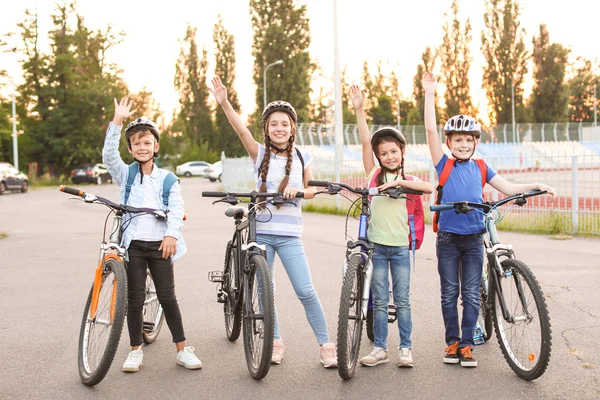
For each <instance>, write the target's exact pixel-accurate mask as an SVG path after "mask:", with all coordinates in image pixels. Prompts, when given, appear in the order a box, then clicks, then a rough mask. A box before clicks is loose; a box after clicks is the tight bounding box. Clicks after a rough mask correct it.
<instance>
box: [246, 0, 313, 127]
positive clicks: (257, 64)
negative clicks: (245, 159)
mask: <svg viewBox="0 0 600 400" xmlns="http://www.w3.org/2000/svg"><path fill="white" fill-rule="evenodd" d="M250 16H251V20H252V30H253V40H252V56H253V57H254V70H253V77H254V83H255V84H256V104H257V105H258V106H257V110H256V112H255V118H254V120H255V125H254V126H255V129H254V130H253V131H254V134H255V135H258V134H259V133H260V136H262V128H261V127H260V123H259V121H260V115H261V112H262V109H263V106H264V105H263V83H264V81H263V72H264V70H265V68H266V67H267V65H269V64H271V63H273V62H275V61H277V60H283V62H284V63H283V65H278V66H273V67H271V68H269V70H268V71H267V78H266V80H267V95H268V96H267V101H273V100H285V101H288V102H290V103H291V104H292V105H293V106H294V108H295V109H296V112H297V113H298V121H299V122H303V121H308V120H309V118H308V109H309V104H310V91H311V88H310V82H311V79H310V77H311V74H312V72H313V70H314V65H313V64H312V63H311V61H310V55H309V52H308V47H309V45H310V42H311V35H310V27H309V25H308V21H309V20H308V17H307V15H306V5H301V6H297V5H296V2H295V1H294V0H250ZM257 122H258V123H257Z"/></svg>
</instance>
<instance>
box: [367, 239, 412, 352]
mask: <svg viewBox="0 0 600 400" xmlns="http://www.w3.org/2000/svg"><path fill="white" fill-rule="evenodd" d="M374 245H375V248H374V250H373V278H372V280H371V291H372V292H373V335H374V337H375V346H377V347H382V348H384V349H386V350H387V336H388V303H389V300H390V296H389V287H390V286H389V285H390V284H389V280H388V274H389V272H388V271H391V273H392V293H393V296H394V304H395V305H396V312H397V314H398V319H397V321H398V330H399V331H400V347H408V348H411V347H412V341H411V338H410V335H411V332H412V318H411V314H410V256H409V253H408V246H384V245H381V244H377V243H374Z"/></svg>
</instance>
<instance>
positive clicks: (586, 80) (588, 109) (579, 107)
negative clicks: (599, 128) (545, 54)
mask: <svg viewBox="0 0 600 400" xmlns="http://www.w3.org/2000/svg"><path fill="white" fill-rule="evenodd" d="M599 68H600V66H599V65H598V63H597V62H592V61H591V60H587V59H585V58H578V59H577V61H576V63H575V65H574V66H573V73H572V75H573V77H572V78H571V79H570V80H569V83H568V86H569V91H570V103H569V121H571V122H592V121H594V101H596V111H598V109H599V108H600V102H598V96H600V87H598V85H599V84H600V76H599V75H598V73H597V72H596V71H598V69H599ZM594 86H596V97H595V98H594Z"/></svg>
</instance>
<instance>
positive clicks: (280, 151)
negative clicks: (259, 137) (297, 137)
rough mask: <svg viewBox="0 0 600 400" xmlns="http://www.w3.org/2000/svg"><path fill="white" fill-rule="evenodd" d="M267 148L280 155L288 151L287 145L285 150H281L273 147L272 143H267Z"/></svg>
mask: <svg viewBox="0 0 600 400" xmlns="http://www.w3.org/2000/svg"><path fill="white" fill-rule="evenodd" d="M269 147H270V148H271V149H273V150H275V153H277V154H281V153H285V152H286V151H289V150H290V145H287V146H286V148H285V149H282V148H280V147H277V146H275V145H274V144H273V143H271V142H269Z"/></svg>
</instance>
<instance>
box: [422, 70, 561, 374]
mask: <svg viewBox="0 0 600 400" xmlns="http://www.w3.org/2000/svg"><path fill="white" fill-rule="evenodd" d="M422 83H423V89H424V90H425V128H426V130H427V141H428V143H429V152H430V153H431V159H432V161H433V165H434V166H435V169H436V172H437V174H438V177H439V176H440V175H441V173H442V170H443V168H444V165H445V164H446V161H447V160H448V156H447V155H446V154H444V151H443V150H442V145H441V143H440V139H439V136H438V132H437V122H436V116H435V104H434V103H435V89H436V87H437V81H436V79H435V78H434V76H433V74H432V73H429V72H428V73H425V75H424V76H423V82H422ZM444 134H445V135H446V145H447V146H448V148H449V149H450V151H451V152H452V156H453V157H454V158H455V161H454V167H453V168H452V171H451V172H450V175H449V177H448V180H447V182H446V183H445V184H444V190H443V192H442V199H441V203H442V204H443V203H446V202H454V201H470V202H482V201H483V189H482V176H481V170H480V169H479V166H478V165H477V163H476V162H475V161H473V160H472V159H471V157H473V154H474V153H475V148H476V146H477V144H478V143H479V138H480V136H481V125H480V124H479V122H477V121H476V120H475V119H474V118H473V117H470V116H467V115H455V116H453V117H452V118H450V119H449V120H448V121H447V122H446V125H445V126H444ZM486 168H487V176H486V182H487V183H489V184H490V185H491V186H492V187H493V188H494V189H496V190H498V191H499V192H501V193H503V194H505V195H507V196H511V195H513V194H516V193H522V192H527V191H531V190H536V189H537V190H545V191H547V192H548V194H550V195H551V196H555V194H556V193H555V191H554V189H553V188H551V187H549V186H547V185H544V184H541V183H529V184H514V183H510V182H508V181H506V180H505V179H504V178H502V177H501V176H500V175H498V174H496V171H494V170H493V169H492V168H490V167H489V166H487V165H486ZM483 224H484V220H483V216H482V214H481V213H475V212H473V213H468V214H456V213H453V212H445V213H440V215H439V222H438V227H439V231H438V234H437V240H436V250H437V258H438V273H439V274H440V286H441V294H442V296H441V297H442V299H441V302H442V315H443V318H444V326H445V328H446V345H447V346H448V347H447V348H446V349H445V352H446V356H445V357H444V363H446V364H458V363H459V362H460V365H461V366H463V367H476V366H477V360H476V359H475V357H474V356H473V354H472V350H473V331H474V330H475V325H476V323H477V317H478V315H479V306H480V293H479V286H480V282H481V273H482V267H483V261H484V258H483V257H484V251H483V234H482V232H483V230H484V225H483ZM459 275H460V276H459ZM459 293H460V294H461V296H462V301H463V313H462V323H461V327H460V329H459V325H458V308H457V304H458V295H459ZM461 330H462V335H461Z"/></svg>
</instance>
